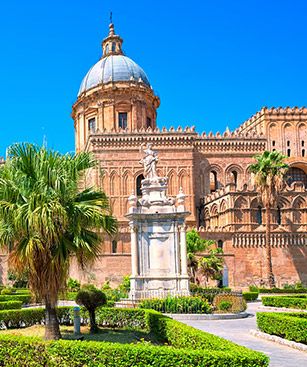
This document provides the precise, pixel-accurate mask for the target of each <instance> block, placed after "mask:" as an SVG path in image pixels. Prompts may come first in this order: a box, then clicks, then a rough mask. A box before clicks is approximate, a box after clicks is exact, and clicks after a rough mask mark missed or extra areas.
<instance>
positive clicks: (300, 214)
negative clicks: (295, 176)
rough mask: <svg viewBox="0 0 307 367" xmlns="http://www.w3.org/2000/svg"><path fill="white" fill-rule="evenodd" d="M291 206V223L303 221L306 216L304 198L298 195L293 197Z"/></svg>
mask: <svg viewBox="0 0 307 367" xmlns="http://www.w3.org/2000/svg"><path fill="white" fill-rule="evenodd" d="M292 208H293V223H294V224H302V223H305V220H304V219H305V216H306V200H305V199H304V198H303V197H302V196H300V195H299V196H297V197H295V198H294V199H293V202H292ZM304 209H305V210H304Z"/></svg>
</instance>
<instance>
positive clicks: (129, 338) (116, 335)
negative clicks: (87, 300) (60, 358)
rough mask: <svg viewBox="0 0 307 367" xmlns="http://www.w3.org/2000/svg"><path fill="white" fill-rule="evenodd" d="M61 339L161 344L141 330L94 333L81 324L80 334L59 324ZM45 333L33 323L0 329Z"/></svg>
mask: <svg viewBox="0 0 307 367" xmlns="http://www.w3.org/2000/svg"><path fill="white" fill-rule="evenodd" d="M60 330H61V334H62V339H64V340H77V339H79V338H80V337H83V340H87V341H90V340H91V341H98V342H110V343H120V344H135V343H138V342H148V343H151V344H154V345H159V344H160V345H161V343H159V342H158V341H157V340H156V338H155V336H154V335H151V334H148V333H142V332H141V331H133V330H124V329H115V330H114V329H107V328H104V329H102V328H99V330H98V332H97V333H96V334H90V332H89V330H90V328H89V326H81V335H75V334H74V328H73V326H60ZM44 334H45V327H44V326H43V325H33V326H30V327H27V328H21V329H6V330H0V335H14V336H31V337H38V338H41V339H43V338H44Z"/></svg>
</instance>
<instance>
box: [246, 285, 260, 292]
mask: <svg viewBox="0 0 307 367" xmlns="http://www.w3.org/2000/svg"><path fill="white" fill-rule="evenodd" d="M248 288H249V291H250V292H257V293H259V288H258V287H257V286H256V285H250V286H249V287H248Z"/></svg>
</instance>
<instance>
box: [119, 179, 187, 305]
mask: <svg viewBox="0 0 307 367" xmlns="http://www.w3.org/2000/svg"><path fill="white" fill-rule="evenodd" d="M166 190H167V179H166V178H165V177H155V178H146V179H144V180H143V181H142V197H141V198H140V199H139V200H138V199H137V198H136V196H135V195H131V196H130V197H129V204H130V208H129V213H128V214H127V215H126V217H127V218H128V219H129V221H130V222H129V225H130V230H131V261H132V275H131V278H130V279H131V291H130V296H129V298H130V299H131V300H138V299H144V298H155V297H159V298H162V297H166V296H167V295H173V296H179V295H189V294H190V292H189V277H188V274H187V251H186V229H185V218H186V217H187V216H188V215H189V214H190V213H189V212H187V211H186V210H185V207H184V198H185V195H184V194H183V193H182V191H181V192H180V193H179V195H178V196H177V198H176V200H175V199H171V198H168V197H167V196H166Z"/></svg>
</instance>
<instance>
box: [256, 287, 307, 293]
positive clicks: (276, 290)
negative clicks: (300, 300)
mask: <svg viewBox="0 0 307 367" xmlns="http://www.w3.org/2000/svg"><path fill="white" fill-rule="evenodd" d="M259 293H307V288H298V289H292V288H290V289H284V288H259Z"/></svg>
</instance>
